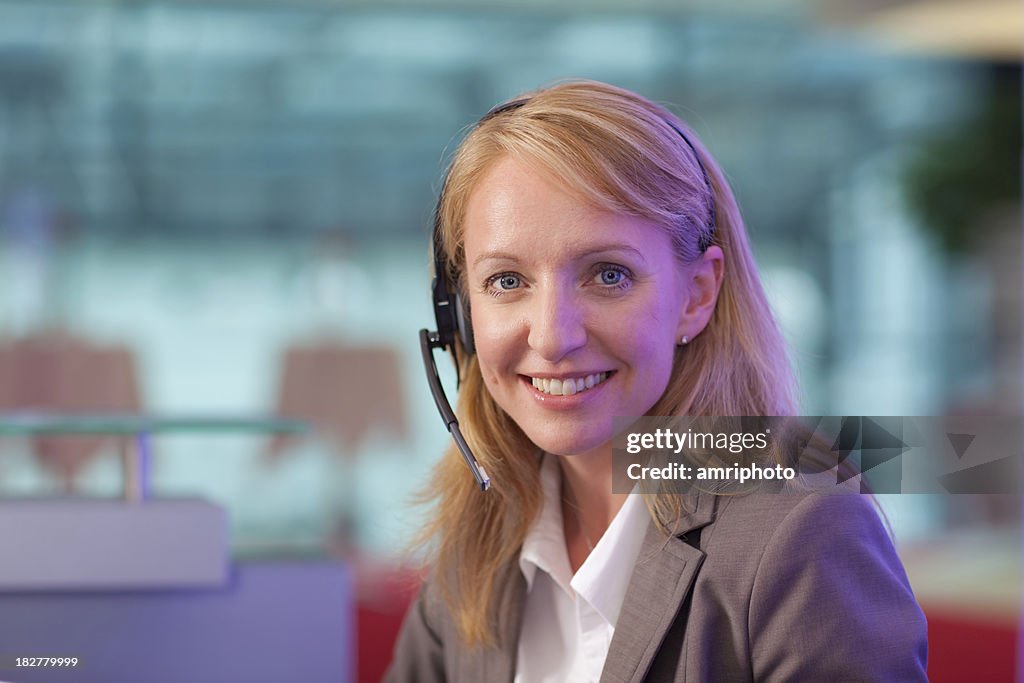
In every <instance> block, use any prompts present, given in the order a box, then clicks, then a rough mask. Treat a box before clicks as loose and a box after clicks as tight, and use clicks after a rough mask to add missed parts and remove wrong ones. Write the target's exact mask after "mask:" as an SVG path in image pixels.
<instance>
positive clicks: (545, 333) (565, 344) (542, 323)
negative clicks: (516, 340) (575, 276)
mask: <svg viewBox="0 0 1024 683" xmlns="http://www.w3.org/2000/svg"><path fill="white" fill-rule="evenodd" d="M534 304H535V306H534V310H532V311H531V312H530V321H529V324H530V335H529V344H530V348H532V349H533V350H534V351H536V352H537V353H538V354H539V355H540V356H541V358H543V359H544V360H546V361H548V362H552V363H554V362H557V361H559V360H561V359H562V358H564V357H565V356H567V355H569V354H570V353H572V352H573V351H575V350H576V349H578V348H581V347H582V346H584V345H585V344H586V343H587V330H586V326H585V324H584V311H583V308H582V306H581V305H580V302H579V301H578V300H577V299H576V297H575V296H574V294H573V292H571V291H566V290H565V289H563V288H560V287H549V288H546V289H542V291H541V292H540V293H539V294H538V296H535V297H534Z"/></svg>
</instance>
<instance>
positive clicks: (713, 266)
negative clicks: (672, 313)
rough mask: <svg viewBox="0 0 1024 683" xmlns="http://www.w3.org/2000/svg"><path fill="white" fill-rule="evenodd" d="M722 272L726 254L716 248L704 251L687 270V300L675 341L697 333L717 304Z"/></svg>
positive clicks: (700, 330)
mask: <svg viewBox="0 0 1024 683" xmlns="http://www.w3.org/2000/svg"><path fill="white" fill-rule="evenodd" d="M724 273H725V255H724V254H723V253H722V249H721V248H720V247H718V246H717V245H712V246H710V247H708V248H707V251H705V252H704V254H703V255H702V256H701V258H700V260H699V261H697V262H696V263H694V264H691V265H689V266H687V267H686V286H687V300H686V305H685V306H684V308H683V311H682V315H681V316H680V320H679V328H678V329H677V330H676V332H677V334H676V339H682V338H683V337H684V336H686V337H689V338H690V339H693V338H694V337H696V336H697V335H698V334H700V333H701V332H702V331H703V330H704V328H705V327H707V324H708V321H709V320H711V314H712V313H714V312H715V304H717V303H718V291H719V290H720V289H721V287H722V276H723V275H724Z"/></svg>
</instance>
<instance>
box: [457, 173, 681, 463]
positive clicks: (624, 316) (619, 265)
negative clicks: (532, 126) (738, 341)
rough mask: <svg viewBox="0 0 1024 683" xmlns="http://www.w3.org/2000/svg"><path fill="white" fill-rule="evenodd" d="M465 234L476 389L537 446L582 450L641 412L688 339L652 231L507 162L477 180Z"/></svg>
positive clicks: (662, 245)
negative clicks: (617, 419)
mask: <svg viewBox="0 0 1024 683" xmlns="http://www.w3.org/2000/svg"><path fill="white" fill-rule="evenodd" d="M464 229H465V255H466V276H467V278H468V280H467V287H468V290H469V300H470V305H471V308H472V320H473V332H474V335H475V337H476V348H477V356H478V360H479V364H480V371H481V373H482V374H483V379H484V383H485V384H486V386H487V389H488V390H489V391H490V392H491V395H492V396H493V397H494V400H495V401H497V403H498V405H500V406H501V407H502V409H504V410H505V412H507V413H508V414H509V415H510V416H511V417H512V419H513V420H515V422H516V424H518V425H519V427H520V428H521V429H522V430H523V432H524V433H525V434H526V435H527V436H528V437H529V438H530V439H531V440H532V441H533V442H534V443H535V444H536V445H537V446H539V447H540V448H542V449H544V450H546V451H548V452H550V453H555V454H558V455H575V454H583V453H587V452H590V451H594V450H595V449H598V448H601V447H603V446H605V445H606V444H607V443H608V442H609V441H610V439H611V437H612V417H613V416H616V415H623V416H629V415H632V416H637V415H643V414H644V413H646V412H647V411H648V410H650V408H651V407H652V406H653V405H654V404H655V402H657V400H658V399H659V398H660V397H661V395H662V394H663V393H664V391H665V388H666V387H667V386H668V382H669V378H670V375H671V372H672V361H673V355H674V351H675V348H676V344H678V342H679V339H680V337H681V336H682V335H684V334H688V332H687V330H686V326H687V322H688V321H687V319H686V316H685V313H684V311H685V310H686V308H687V303H688V299H689V295H688V293H687V289H688V287H687V273H686V270H685V269H684V268H683V267H682V266H681V265H680V263H679V262H678V260H677V259H676V257H675V255H674V252H673V248H672V244H671V240H670V238H669V236H668V234H667V233H666V232H665V231H664V230H662V229H661V228H659V227H658V226H657V225H656V224H654V223H652V222H650V221H648V220H645V219H641V218H636V217H631V216H626V215H621V214H613V213H608V212H605V211H600V210H597V209H594V208H592V207H590V206H588V205H586V204H584V203H582V202H581V201H580V200H578V199H576V198H575V197H573V196H571V195H569V194H568V193H567V192H566V191H564V190H563V189H561V188H560V187H559V186H557V185H555V184H553V183H552V182H551V181H550V180H549V179H548V178H547V176H546V175H544V174H542V173H539V172H537V171H535V170H533V169H532V168H531V167H530V166H528V165H526V164H525V163H524V162H522V161H518V160H515V159H512V158H505V159H503V160H501V161H499V162H497V163H495V165H494V166H492V167H491V168H490V169H489V170H488V171H487V173H486V174H485V175H484V176H483V178H482V179H481V180H480V181H479V183H478V185H477V187H476V188H475V189H474V191H473V193H472V195H471V196H470V199H469V203H468V206H467V210H466V216H465V228H464ZM691 336H692V335H691Z"/></svg>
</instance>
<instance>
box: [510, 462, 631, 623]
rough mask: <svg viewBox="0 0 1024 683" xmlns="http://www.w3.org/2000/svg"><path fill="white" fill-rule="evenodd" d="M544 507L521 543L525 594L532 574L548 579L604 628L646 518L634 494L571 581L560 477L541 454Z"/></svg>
mask: <svg viewBox="0 0 1024 683" xmlns="http://www.w3.org/2000/svg"><path fill="white" fill-rule="evenodd" d="M540 483H541V490H542V491H543V493H544V506H543V508H542V509H541V513H540V515H539V516H538V518H537V520H536V521H535V522H534V524H533V526H531V527H530V530H529V531H528V532H527V534H526V538H525V539H524V540H523V547H522V549H521V550H520V552H519V569H520V571H522V573H523V576H524V577H525V578H526V586H527V591H529V590H531V589H532V588H533V581H534V578H535V576H536V574H537V570H538V569H540V570H543V571H545V572H547V573H548V574H549V575H551V578H552V579H553V580H554V582H555V583H556V584H557V585H558V586H559V588H561V589H562V590H564V591H565V592H566V593H567V594H568V595H569V596H570V597H573V598H574V599H575V596H577V595H578V596H579V597H580V598H582V599H583V600H586V601H587V603H589V604H590V606H591V607H593V608H594V610H595V611H597V612H598V613H599V614H600V615H601V617H602V618H603V619H604V620H605V621H607V622H608V623H609V624H611V625H613V626H614V624H615V622H616V621H617V620H618V618H619V611H620V609H621V607H622V601H623V599H624V598H625V596H626V589H627V588H628V586H629V580H630V577H631V576H632V575H633V566H634V565H635V564H636V558H637V556H638V555H639V554H640V546H641V544H642V543H643V538H644V534H645V533H646V531H647V525H648V524H649V523H650V516H649V515H648V513H647V506H646V505H644V501H643V498H642V497H641V496H640V495H639V494H635V493H634V494H631V495H629V496H627V497H626V502H625V503H623V505H622V508H621V509H619V512H618V513H617V514H616V515H615V518H614V519H612V523H611V524H610V525H609V527H608V529H607V531H605V533H604V535H603V536H602V537H601V540H600V541H598V543H597V546H596V547H595V548H594V549H593V550H592V551H591V552H590V555H589V556H588V557H587V560H586V562H584V563H583V565H582V566H581V567H580V568H579V571H577V572H576V576H573V575H572V569H571V568H570V566H569V555H568V553H567V552H566V549H565V531H564V528H563V526H562V494H561V491H562V472H561V468H560V467H559V465H558V458H557V457H555V456H553V455H550V454H548V453H545V454H544V456H543V460H542V461H541V468H540Z"/></svg>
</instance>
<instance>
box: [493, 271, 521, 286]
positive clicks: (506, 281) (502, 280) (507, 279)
mask: <svg viewBox="0 0 1024 683" xmlns="http://www.w3.org/2000/svg"><path fill="white" fill-rule="evenodd" d="M520 284H521V283H520V282H519V276H518V275H509V274H506V275H502V276H500V277H499V278H498V287H500V288H501V289H517V288H518V287H519V285H520Z"/></svg>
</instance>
